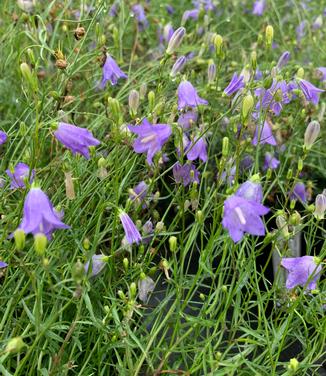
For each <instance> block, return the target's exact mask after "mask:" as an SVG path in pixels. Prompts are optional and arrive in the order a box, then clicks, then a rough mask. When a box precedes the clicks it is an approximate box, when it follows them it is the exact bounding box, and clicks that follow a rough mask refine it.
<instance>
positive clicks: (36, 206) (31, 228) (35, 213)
mask: <svg viewBox="0 0 326 376" xmlns="http://www.w3.org/2000/svg"><path fill="white" fill-rule="evenodd" d="M60 217H61V215H60V213H58V212H57V211H56V210H55V209H54V207H53V205H52V203H51V201H50V200H49V198H48V196H47V195H46V194H45V193H44V192H43V191H42V190H41V189H40V188H37V187H32V188H31V190H30V191H29V192H28V194H27V196H26V198H25V202H24V215H23V219H22V221H21V223H20V225H19V227H18V228H19V229H22V230H23V231H24V232H25V233H26V234H30V233H31V234H33V235H36V234H38V233H41V234H44V235H46V237H47V238H48V239H51V237H52V233H53V232H54V231H55V230H57V229H68V228H70V227H69V226H67V225H66V224H65V223H63V222H62V221H61V218H60Z"/></svg>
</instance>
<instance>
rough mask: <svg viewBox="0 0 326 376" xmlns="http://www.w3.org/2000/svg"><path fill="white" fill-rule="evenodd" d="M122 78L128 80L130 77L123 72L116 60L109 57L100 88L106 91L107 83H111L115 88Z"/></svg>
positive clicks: (104, 67)
mask: <svg viewBox="0 0 326 376" xmlns="http://www.w3.org/2000/svg"><path fill="white" fill-rule="evenodd" d="M120 78H128V76H127V75H126V74H125V73H124V72H122V70H121V69H120V68H119V67H118V64H117V63H116V62H115V60H114V59H113V58H112V57H111V56H110V55H107V57H106V60H105V63H104V65H103V77H102V81H101V83H100V88H101V89H104V88H105V85H106V83H107V81H110V82H111V85H113V86H114V85H116V84H117V83H118V80H119V79H120Z"/></svg>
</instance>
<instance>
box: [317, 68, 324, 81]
mask: <svg viewBox="0 0 326 376" xmlns="http://www.w3.org/2000/svg"><path fill="white" fill-rule="evenodd" d="M317 70H318V71H319V72H320V73H321V81H326V67H319V68H317Z"/></svg>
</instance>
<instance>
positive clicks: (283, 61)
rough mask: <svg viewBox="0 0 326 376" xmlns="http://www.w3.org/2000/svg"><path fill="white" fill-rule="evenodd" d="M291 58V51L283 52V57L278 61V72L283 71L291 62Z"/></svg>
mask: <svg viewBox="0 0 326 376" xmlns="http://www.w3.org/2000/svg"><path fill="white" fill-rule="evenodd" d="M290 56H291V54H290V52H289V51H285V52H283V54H282V55H281V57H280V58H279V59H278V62H277V65H276V68H277V69H278V70H280V69H282V68H283V67H284V65H286V64H287V63H288V61H289V60H290Z"/></svg>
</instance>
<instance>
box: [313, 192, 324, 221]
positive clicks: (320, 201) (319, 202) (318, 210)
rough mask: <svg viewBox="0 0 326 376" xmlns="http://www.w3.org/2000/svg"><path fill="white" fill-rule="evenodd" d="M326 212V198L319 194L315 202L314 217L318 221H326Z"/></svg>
mask: <svg viewBox="0 0 326 376" xmlns="http://www.w3.org/2000/svg"><path fill="white" fill-rule="evenodd" d="M325 211H326V196H325V195H324V194H319V195H317V196H316V200H315V211H314V213H313V214H314V217H315V218H317V219H318V220H322V219H324V214H325Z"/></svg>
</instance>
